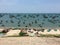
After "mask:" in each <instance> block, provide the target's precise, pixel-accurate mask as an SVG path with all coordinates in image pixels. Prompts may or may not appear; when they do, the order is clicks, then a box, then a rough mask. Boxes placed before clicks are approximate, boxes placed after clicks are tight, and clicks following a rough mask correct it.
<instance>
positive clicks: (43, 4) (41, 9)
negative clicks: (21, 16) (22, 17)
mask: <svg viewBox="0 0 60 45" xmlns="http://www.w3.org/2000/svg"><path fill="white" fill-rule="evenodd" d="M0 13H60V0H0Z"/></svg>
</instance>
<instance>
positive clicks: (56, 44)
mask: <svg viewBox="0 0 60 45" xmlns="http://www.w3.org/2000/svg"><path fill="white" fill-rule="evenodd" d="M0 45H60V38H50V37H49V38H47V37H3V38H1V37H0Z"/></svg>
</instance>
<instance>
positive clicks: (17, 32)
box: [5, 30, 21, 36]
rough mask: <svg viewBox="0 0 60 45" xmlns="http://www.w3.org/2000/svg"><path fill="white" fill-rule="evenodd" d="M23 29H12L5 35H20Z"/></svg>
mask: <svg viewBox="0 0 60 45" xmlns="http://www.w3.org/2000/svg"><path fill="white" fill-rule="evenodd" d="M20 32H21V30H10V31H9V32H7V33H6V35H5V36H19V33H20Z"/></svg>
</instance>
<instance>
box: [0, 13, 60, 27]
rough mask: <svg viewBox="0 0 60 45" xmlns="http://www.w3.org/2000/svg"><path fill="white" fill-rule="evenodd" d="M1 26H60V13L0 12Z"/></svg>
mask: <svg viewBox="0 0 60 45" xmlns="http://www.w3.org/2000/svg"><path fill="white" fill-rule="evenodd" d="M0 27H35V28H60V14H59V13H0Z"/></svg>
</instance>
